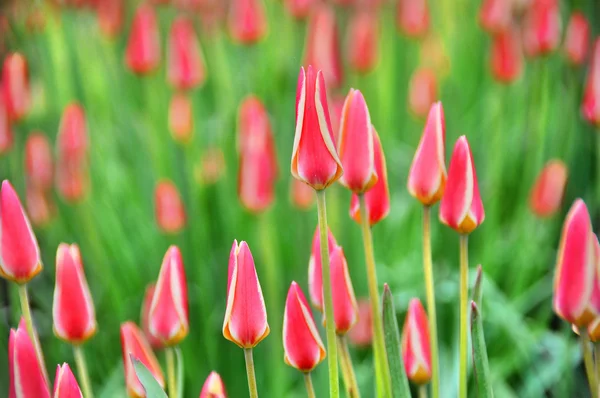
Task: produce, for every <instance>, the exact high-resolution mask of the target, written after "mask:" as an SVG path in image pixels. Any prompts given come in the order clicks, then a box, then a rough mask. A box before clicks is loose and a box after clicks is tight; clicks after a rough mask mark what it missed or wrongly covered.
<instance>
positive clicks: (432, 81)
mask: <svg viewBox="0 0 600 398" xmlns="http://www.w3.org/2000/svg"><path fill="white" fill-rule="evenodd" d="M437 96H438V94H437V79H436V77H435V74H434V73H433V71H431V70H430V69H426V68H421V69H417V70H416V71H415V72H414V73H413V75H412V77H411V78H410V83H409V85H408V106H409V109H410V111H411V112H412V113H413V114H414V115H415V116H417V117H425V115H427V112H429V109H430V108H431V106H432V105H433V103H434V102H435V101H436V100H437Z"/></svg>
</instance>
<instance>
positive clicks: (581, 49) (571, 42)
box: [564, 11, 590, 66]
mask: <svg viewBox="0 0 600 398" xmlns="http://www.w3.org/2000/svg"><path fill="white" fill-rule="evenodd" d="M589 44H590V25H589V22H588V20H587V18H586V16H585V15H584V14H583V13H582V12H581V11H575V12H573V14H571V18H570V19H569V25H568V26H567V34H566V36H565V41H564V51H565V55H566V56H567V60H568V61H569V62H570V63H571V65H574V66H578V65H581V64H583V62H584V61H585V58H586V57H587V54H588V46H589Z"/></svg>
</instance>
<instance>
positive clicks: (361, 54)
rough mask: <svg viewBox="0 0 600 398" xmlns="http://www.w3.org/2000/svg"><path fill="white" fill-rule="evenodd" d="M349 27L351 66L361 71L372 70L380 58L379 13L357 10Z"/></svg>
mask: <svg viewBox="0 0 600 398" xmlns="http://www.w3.org/2000/svg"><path fill="white" fill-rule="evenodd" d="M348 29H349V30H348V56H349V63H350V66H351V67H352V68H353V69H354V70H356V71H357V72H361V73H368V72H370V71H372V70H373V69H374V68H375V66H376V65H377V61H378V60H379V36H378V34H379V32H378V21H377V14H376V13H375V12H372V11H366V10H363V11H358V12H356V13H355V14H354V15H353V16H352V19H351V20H350V25H349V27H348Z"/></svg>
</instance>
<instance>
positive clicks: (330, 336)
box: [316, 190, 340, 398]
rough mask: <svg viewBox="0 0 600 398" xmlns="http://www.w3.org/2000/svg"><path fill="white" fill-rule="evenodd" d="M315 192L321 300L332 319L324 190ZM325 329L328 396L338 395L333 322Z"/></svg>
mask: <svg viewBox="0 0 600 398" xmlns="http://www.w3.org/2000/svg"><path fill="white" fill-rule="evenodd" d="M316 192H317V212H318V216H319V233H320V238H321V264H322V267H323V268H322V274H323V301H324V304H325V319H333V299H332V296H331V271H330V269H329V240H328V238H327V235H328V234H327V231H328V229H327V207H326V204H325V191H324V190H321V191H316ZM325 328H326V330H327V350H328V354H329V355H327V357H328V359H327V363H328V365H329V396H330V398H338V397H339V396H340V386H339V383H340V381H339V376H338V364H337V346H336V340H335V339H336V337H335V325H334V322H326V325H325Z"/></svg>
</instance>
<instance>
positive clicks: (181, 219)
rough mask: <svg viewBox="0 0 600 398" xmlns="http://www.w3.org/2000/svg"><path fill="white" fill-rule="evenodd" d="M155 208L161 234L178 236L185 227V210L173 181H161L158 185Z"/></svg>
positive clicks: (155, 194) (155, 192)
mask: <svg viewBox="0 0 600 398" xmlns="http://www.w3.org/2000/svg"><path fill="white" fill-rule="evenodd" d="M154 206H155V207H154V211H155V216H156V224H157V225H158V228H159V229H160V230H161V232H163V233H166V234H176V233H179V232H180V231H181V230H182V229H183V228H184V227H185V224H186V214H185V208H184V206H183V202H182V201H181V196H179V191H178V190H177V187H176V186H175V184H173V182H172V181H171V180H161V181H159V182H158V184H156V189H155V191H154Z"/></svg>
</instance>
